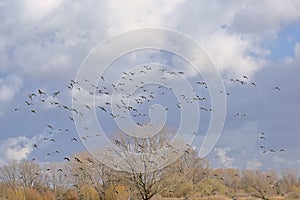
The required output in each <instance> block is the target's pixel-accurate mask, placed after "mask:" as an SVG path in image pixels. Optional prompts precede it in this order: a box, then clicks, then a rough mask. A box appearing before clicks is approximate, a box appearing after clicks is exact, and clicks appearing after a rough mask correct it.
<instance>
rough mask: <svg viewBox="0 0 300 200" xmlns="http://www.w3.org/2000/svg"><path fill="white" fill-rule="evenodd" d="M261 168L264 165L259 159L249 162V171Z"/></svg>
mask: <svg viewBox="0 0 300 200" xmlns="http://www.w3.org/2000/svg"><path fill="white" fill-rule="evenodd" d="M261 166H262V163H261V162H260V161H259V160H257V159H253V160H250V161H248V162H247V169H253V170H254V169H259V168H260V167H261Z"/></svg>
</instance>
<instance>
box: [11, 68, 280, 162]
mask: <svg viewBox="0 0 300 200" xmlns="http://www.w3.org/2000/svg"><path fill="white" fill-rule="evenodd" d="M152 70H156V73H159V74H160V79H161V81H162V83H163V84H162V85H152V86H151V85H144V84H145V83H144V82H143V81H139V82H136V81H135V80H136V77H137V76H146V75H147V73H149V72H150V71H152ZM182 75H184V72H182V71H171V70H170V69H167V68H159V69H158V70H157V69H152V68H151V67H148V66H143V67H142V69H139V70H137V71H130V72H122V77H121V79H120V81H119V82H118V83H111V82H110V81H109V78H107V77H104V76H100V77H99V79H100V81H99V84H98V85H94V84H93V83H91V82H90V81H89V80H88V79H83V81H84V85H86V86H87V87H85V88H82V87H81V85H82V84H79V82H78V81H75V80H70V81H69V83H68V84H67V85H66V87H67V89H68V90H70V91H71V92H73V94H74V93H75V94H76V93H77V94H80V93H82V94H86V95H91V96H94V95H95V96H98V97H101V96H102V97H105V98H103V99H107V100H105V101H101V102H96V104H97V105H95V108H96V109H97V110H98V112H100V115H101V116H102V117H103V116H104V115H106V116H108V117H110V118H112V119H115V118H120V119H122V118H125V117H126V115H122V113H126V112H128V111H129V113H130V115H131V117H132V118H134V121H135V122H136V124H137V125H138V126H143V125H144V124H147V123H148V122H147V120H148V118H147V117H148V114H147V112H146V109H145V108H150V106H151V105H152V104H153V103H155V102H156V101H159V99H161V98H162V97H163V96H168V94H171V93H172V88H170V87H169V86H168V82H167V80H168V79H176V78H181V77H180V76H182ZM138 80H140V79H138ZM230 81H231V82H232V83H233V84H239V85H241V86H246V85H249V86H252V87H257V85H256V83H254V82H248V77H247V76H243V77H242V78H241V79H230ZM128 85H132V86H133V87H135V88H136V90H135V93H134V94H127V93H126V92H125V91H126V87H128ZM194 85H195V88H196V89H194V92H195V95H194V96H188V95H186V94H184V92H183V94H181V96H180V97H179V100H176V101H175V103H174V105H171V103H170V102H171V101H168V103H167V107H165V110H166V111H169V110H170V109H174V108H175V109H178V110H179V111H180V109H181V107H182V103H199V104H200V105H201V106H200V110H201V111H203V112H208V113H209V112H211V111H212V108H209V101H207V98H206V97H204V96H201V95H199V94H197V91H199V90H202V91H204V90H205V89H207V88H208V87H207V84H206V82H204V81H195V82H194ZM199 87H200V88H199ZM273 90H274V91H278V92H279V91H280V88H279V87H278V86H275V87H274V88H273ZM114 91H115V92H118V94H120V98H119V99H117V101H116V102H114V104H115V106H116V107H117V108H118V109H119V111H120V112H118V113H114V112H113V111H112V109H111V106H112V104H113V102H111V101H110V98H111V96H112V94H113V92H114ZM206 93H208V91H206ZM220 93H224V94H225V95H226V96H229V95H230V93H229V92H226V91H220ZM61 94H62V90H56V91H53V92H48V91H44V90H42V89H37V91H36V92H32V93H29V94H28V97H27V99H26V100H25V101H24V103H25V105H26V106H27V107H28V108H29V109H27V108H26V110H29V112H30V113H32V114H33V115H38V113H39V112H40V111H39V110H38V108H37V107H36V106H35V105H38V104H39V103H38V102H40V103H43V104H47V105H48V106H50V107H53V108H58V109H61V110H63V111H67V113H68V115H67V120H70V122H71V123H74V118H73V115H80V116H81V117H85V116H84V109H87V110H92V109H93V107H94V105H92V104H89V103H88V102H86V103H84V104H83V105H82V106H81V107H78V108H74V107H71V106H68V105H66V104H63V103H61V102H60V101H59V97H60V95H61ZM72 98H73V101H78V99H77V95H75V96H73V97H72ZM168 98H169V97H168ZM126 102H129V103H126ZM20 110H22V109H21V108H20V107H16V108H14V109H13V111H15V112H18V111H20ZM178 110H177V111H178ZM98 114H99V113H98ZM234 117H236V118H246V117H247V113H240V112H238V113H235V114H234ZM45 128H46V129H47V130H48V131H47V132H48V136H45V137H44V138H43V139H42V140H44V141H48V142H53V143H55V142H56V141H57V139H58V138H56V137H54V135H58V136H59V134H56V133H70V134H68V136H69V141H70V142H71V143H78V142H79V141H80V139H81V140H88V139H90V138H92V137H100V136H101V135H99V134H95V133H89V130H90V128H89V127H88V126H86V127H85V131H86V134H85V135H83V136H81V138H79V137H78V136H75V135H74V134H71V132H73V131H72V130H73V129H74V127H73V128H72V127H68V128H62V127H55V124H51V123H46V124H45ZM192 134H195V132H193V133H192ZM196 134H197V133H196ZM258 138H259V140H260V141H261V142H263V141H265V140H266V139H267V138H266V137H265V134H264V133H261V134H260V135H259V136H258ZM113 143H115V144H118V143H120V141H118V140H117V139H116V140H114V142H113ZM39 145H40V144H38V143H37V144H33V146H32V148H33V149H35V150H36V149H38V148H39ZM141 148H142V147H141ZM260 151H261V153H262V154H266V153H268V152H269V153H276V152H284V151H285V150H284V149H279V150H276V149H273V148H267V147H265V146H264V145H263V144H262V145H260ZM61 153H62V152H61V151H60V150H54V151H53V152H48V153H47V154H46V156H51V155H61ZM62 158H63V160H65V161H71V159H74V161H76V162H78V163H82V162H83V161H82V160H80V158H78V157H72V158H71V157H69V156H62ZM32 160H35V158H33V159H32ZM88 162H94V161H93V160H92V159H91V158H88Z"/></svg>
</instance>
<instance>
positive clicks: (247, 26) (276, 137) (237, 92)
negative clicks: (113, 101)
mask: <svg viewBox="0 0 300 200" xmlns="http://www.w3.org/2000/svg"><path fill="white" fill-rule="evenodd" d="M299 10H300V2H299V1H297V0H286V1H280V0H272V1H271V0H252V1H251V0H243V1H230V2H228V1H226V2H225V1H204V0H203V1H202V0H201V1H197V0H194V1H193V0H167V1H141V0H132V1H128V2H127V3H126V4H124V3H123V1H121V0H115V1H96V0H87V1H85V2H84V3H81V2H80V1H77V0H64V1H61V0H44V1H38V0H24V1H22V2H20V1H16V0H10V1H6V0H0V164H4V163H6V162H7V161H8V160H9V159H16V160H20V159H23V158H28V159H32V158H35V159H36V160H38V161H40V162H49V161H59V160H62V158H63V156H65V155H71V154H72V153H74V152H76V151H82V150H83V149H84V147H83V145H82V143H81V142H80V141H78V142H74V141H72V142H71V141H70V138H71V139H72V138H73V137H75V138H78V137H79V136H78V135H77V133H76V129H75V127H74V125H73V123H72V121H71V120H70V119H68V116H71V114H72V113H70V112H66V111H64V110H62V109H57V108H53V106H51V105H48V104H45V102H41V101H39V98H40V97H39V95H38V92H37V91H38V89H41V90H42V91H45V92H46V93H47V97H45V96H43V98H46V99H45V101H47V102H51V101H54V99H53V97H52V94H53V93H54V92H56V91H61V92H60V94H59V95H58V96H57V97H55V98H56V99H55V101H58V102H60V103H62V104H64V105H68V106H71V103H72V102H71V101H72V99H71V92H70V90H68V88H67V87H66V85H68V83H69V81H70V80H71V79H74V78H75V76H76V73H77V70H78V69H79V67H80V65H81V64H82V62H83V60H84V59H85V57H86V56H87V55H88V54H89V53H90V52H91V50H93V49H94V48H95V46H97V45H98V44H99V43H101V42H103V41H104V40H106V39H108V38H111V37H113V36H115V35H118V34H120V33H122V32H125V31H130V30H133V29H138V28H144V27H159V28H166V29H171V30H176V31H179V32H181V33H183V34H185V35H187V36H189V37H191V38H192V39H194V40H195V41H197V43H199V44H200V45H201V46H202V47H203V48H204V49H205V51H206V52H207V54H208V55H209V56H210V58H211V59H212V60H213V62H214V63H215V65H216V66H217V68H218V70H219V71H220V73H221V74H222V77H223V81H224V84H225V87H226V91H227V92H228V93H229V95H226V96H227V113H226V120H225V125H224V129H223V131H222V134H221V137H220V139H219V141H218V143H217V145H216V146H215V148H214V149H213V150H212V151H211V153H210V154H209V155H208V157H207V158H208V159H209V160H210V161H211V163H212V165H213V166H215V167H238V168H241V169H245V168H249V169H264V170H265V169H266V170H267V169H277V170H280V169H284V168H293V169H299V168H300V157H299V155H300V145H299V141H300V125H299V122H300V114H299V112H300V101H298V99H299V98H300V93H299V91H300V90H299V87H300V79H299V78H298V76H299V75H300V68H299V66H300V12H299ZM129 42H131V41H129ZM147 53H148V56H147ZM147 53H144V54H143V55H138V54H136V55H131V57H130V59H127V60H126V63H129V64H132V63H130V62H129V61H132V60H134V61H135V62H134V64H132V66H136V65H137V64H142V63H143V61H145V60H147V59H148V60H149V57H150V60H151V59H153V58H155V59H154V61H156V62H159V61H160V62H162V63H163V64H165V65H167V64H170V62H169V60H173V61H174V58H173V57H172V56H169V55H167V54H164V53H161V54H160V55H156V54H157V52H147ZM149 55H152V56H149ZM153 55H155V56H153ZM152 61H153V60H152ZM119 62H120V61H119ZM124 62H125V61H124ZM173 63H176V62H173ZM116 65H118V63H117V64H116ZM174 67H175V68H176V64H175V66H174ZM181 70H182V71H184V72H187V71H188V69H186V68H185V69H181ZM114 71H116V70H114ZM185 74H187V73H185ZM245 75H246V76H247V79H246V78H243V76H245ZM231 79H234V80H236V79H238V80H243V81H245V84H243V85H242V84H240V82H238V81H231ZM191 80H192V81H195V80H193V79H191ZM251 83H255V85H254V84H251ZM195 87H196V86H195ZM277 87H278V88H277ZM29 93H36V94H37V97H35V98H36V100H35V101H34V105H29V106H28V105H27V104H26V102H25V100H28V94H29ZM48 94H49V95H48ZM204 95H207V94H204ZM100 101H101V98H100ZM103 101H104V100H103ZM162 101H163V102H168V101H167V100H162ZM14 109H16V111H15V110H14ZM33 109H35V110H36V111H37V112H38V113H37V114H34V113H32V112H31V110H33ZM237 113H239V114H238V115H237ZM204 116H205V114H204ZM171 118H172V120H170V124H168V126H170V127H171V128H174V129H175V128H176V125H175V124H176V120H178V119H177V118H176V117H171ZM208 118H209V117H207V119H208ZM100 120H103V121H105V120H106V119H105V117H103V118H101V116H100ZM206 121H207V120H206V118H205V117H204V122H206ZM47 124H50V125H51V126H53V129H52V128H50V127H48V126H47ZM108 124H109V123H108ZM60 128H62V129H63V130H59V129H60ZM66 129H67V130H66ZM204 129H205V128H204ZM105 130H106V131H108V132H109V131H111V132H113V128H111V127H110V126H106V127H105ZM262 132H263V133H264V134H263V135H262V134H261V133H262ZM261 136H263V138H260V137H261ZM45 138H47V139H45ZM264 138H266V139H264ZM51 139H53V140H52V141H50V140H51ZM54 140H55V142H54ZM33 144H38V151H37V150H36V149H33V148H32V146H33ZM260 146H264V148H262V147H260ZM271 149H272V150H275V151H276V152H271V151H270V150H271ZM280 149H284V151H283V150H282V151H281V152H279V151H280ZM58 150H59V153H58V152H55V151H58ZM264 151H266V152H265V153H263V152H264ZM47 154H48V156H46V155H47ZM50 154H51V155H50Z"/></svg>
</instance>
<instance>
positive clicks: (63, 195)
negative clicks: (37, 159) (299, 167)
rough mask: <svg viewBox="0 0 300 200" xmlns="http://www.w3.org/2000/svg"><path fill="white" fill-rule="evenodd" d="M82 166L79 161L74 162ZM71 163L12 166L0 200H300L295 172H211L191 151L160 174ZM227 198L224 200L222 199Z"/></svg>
mask: <svg viewBox="0 0 300 200" xmlns="http://www.w3.org/2000/svg"><path fill="white" fill-rule="evenodd" d="M75 157H76V158H77V159H79V160H80V162H78V161H76V160H75V159H74V158H75ZM70 160H71V161H70V162H65V163H63V164H62V163H56V164H55V163H51V164H48V165H43V166H41V165H38V164H37V163H34V162H31V161H26V160H24V161H21V162H16V161H12V162H10V163H8V164H6V165H4V166H2V167H1V168H0V181H1V183H0V191H1V192H0V199H8V200H10V199H12V200H15V199H18V200H23V199H24V200H35V199H37V200H43V199H45V200H46V199H47V200H48V199H49V200H52V199H53V200H54V199H66V200H77V199H78V200H79V199H84V200H94V199H99V200H104V199H105V200H118V199H119V200H128V199H129V198H131V199H145V200H146V199H150V198H151V197H152V198H153V199H154V198H155V196H156V197H157V195H158V194H159V195H160V196H161V197H164V198H176V197H178V198H179V197H190V198H191V199H207V198H208V197H209V198H210V199H222V198H224V199H225V197H230V198H240V197H250V196H251V197H253V198H254V197H255V198H259V199H270V200H271V199H276V196H277V199H279V196H280V197H281V199H299V197H300V181H299V177H298V175H297V173H296V172H294V171H290V170H285V171H282V172H281V173H280V174H278V173H276V172H275V171H266V172H264V171H255V170H245V171H238V170H237V169H212V168H210V167H209V164H208V162H207V161H206V160H203V159H199V158H197V156H196V155H195V153H194V152H193V150H192V149H190V150H189V151H187V152H186V153H184V154H183V155H182V156H181V157H180V158H179V159H178V160H177V161H176V162H174V163H173V164H171V165H169V166H168V167H165V168H163V169H160V170H158V171H156V172H151V173H150V172H147V173H138V172H132V173H125V172H120V171H115V170H113V169H111V168H108V167H106V166H105V165H103V164H101V163H98V162H96V161H95V160H93V159H91V157H89V155H88V154H87V153H82V154H80V155H75V156H74V157H73V159H72V158H71V159H70ZM220 196H222V198H221V197H220Z"/></svg>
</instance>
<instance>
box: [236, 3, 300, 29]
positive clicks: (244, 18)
mask: <svg viewBox="0 0 300 200" xmlns="http://www.w3.org/2000/svg"><path fill="white" fill-rule="evenodd" d="M299 8H300V2H299V1H297V0H287V1H284V2H283V1H280V0H275V1H274V0H263V1H259V0H258V1H249V2H248V3H245V4H244V6H243V9H241V10H239V12H237V13H236V15H235V17H234V19H233V22H232V24H233V27H234V28H235V29H236V30H237V31H241V32H244V33H253V34H272V35H276V33H277V31H279V30H280V28H281V27H282V26H283V25H284V24H287V23H289V22H291V21H294V20H296V19H299V17H300V13H299Z"/></svg>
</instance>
